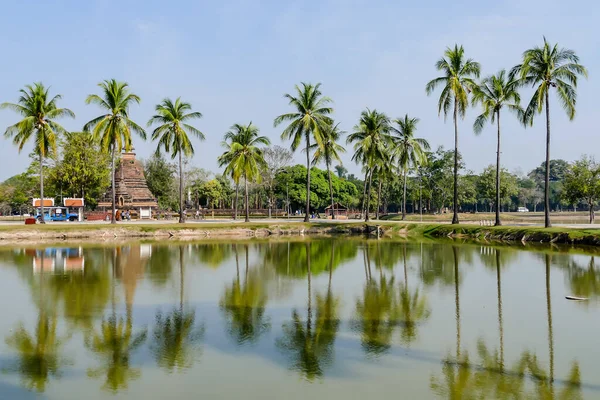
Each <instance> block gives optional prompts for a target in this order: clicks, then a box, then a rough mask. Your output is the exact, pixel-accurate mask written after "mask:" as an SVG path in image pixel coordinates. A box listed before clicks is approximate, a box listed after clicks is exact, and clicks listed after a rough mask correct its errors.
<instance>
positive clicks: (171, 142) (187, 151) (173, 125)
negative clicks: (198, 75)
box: [148, 97, 204, 224]
mask: <svg viewBox="0 0 600 400" xmlns="http://www.w3.org/2000/svg"><path fill="white" fill-rule="evenodd" d="M191 110H192V106H191V104H190V103H186V102H184V101H181V98H179V97H178V98H177V99H176V100H175V103H173V101H172V100H171V99H168V98H167V99H164V100H163V101H162V103H160V104H157V105H156V115H154V116H153V117H152V118H150V120H149V121H148V127H150V126H152V125H154V124H159V126H158V127H157V128H155V129H154V132H152V140H158V145H157V147H156V153H157V154H160V149H161V148H163V149H164V150H165V151H166V152H167V153H171V158H173V159H174V158H175V157H177V156H179V223H180V224H182V223H184V222H185V208H184V202H183V199H184V184H183V161H182V157H183V155H185V156H186V157H191V156H192V155H194V146H192V142H191V141H190V138H189V136H188V135H194V136H195V137H196V138H198V139H200V140H204V134H203V133H202V132H200V131H199V130H198V129H196V128H194V127H193V126H191V125H190V124H189V123H188V122H189V121H190V120H192V119H198V118H202V114H201V113H199V112H197V111H191Z"/></svg>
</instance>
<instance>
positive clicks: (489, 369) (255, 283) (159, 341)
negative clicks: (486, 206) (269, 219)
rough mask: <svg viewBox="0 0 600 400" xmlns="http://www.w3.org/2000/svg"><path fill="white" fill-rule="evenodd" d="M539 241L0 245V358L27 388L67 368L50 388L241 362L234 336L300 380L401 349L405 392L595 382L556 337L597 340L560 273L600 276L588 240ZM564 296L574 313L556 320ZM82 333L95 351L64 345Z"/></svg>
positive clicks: (582, 280) (398, 361) (364, 364)
mask: <svg viewBox="0 0 600 400" xmlns="http://www.w3.org/2000/svg"><path fill="white" fill-rule="evenodd" d="M540 250H541V251H539V252H528V251H517V250H515V249H513V248H508V247H501V246H471V245H460V244H458V243H456V242H449V243H435V242H429V243H410V242H402V241H385V240H379V241H376V240H369V241H365V240H359V239H344V240H337V239H329V238H327V239H322V240H308V239H293V240H290V241H273V242H260V241H254V242H238V243H234V244H231V243H216V242H210V243H191V244H190V243H186V244H178V243H165V244H160V245H151V244H139V243H137V244H122V245H119V246H115V247H112V246H104V247H94V246H90V247H85V246H80V247H72V248H68V247H54V248H46V249H16V250H13V249H10V250H2V249H0V274H2V275H3V276H2V277H0V278H2V279H1V280H0V283H1V281H2V280H5V279H7V280H10V279H13V280H12V281H10V282H11V283H10V285H11V286H14V287H17V288H19V290H20V292H19V293H17V294H20V293H21V292H23V290H22V289H21V288H25V298H26V300H20V301H21V302H24V303H27V302H29V303H28V304H27V306H28V307H29V309H27V310H29V311H24V312H23V314H22V315H19V317H18V318H15V317H11V318H6V317H4V318H0V329H2V334H3V336H4V342H5V345H6V352H5V353H6V354H7V356H6V357H4V358H1V359H0V363H1V364H2V365H1V366H0V367H1V369H2V371H3V373H4V374H12V375H16V376H19V377H20V379H21V381H22V386H23V387H24V388H26V389H28V390H35V391H37V392H44V391H46V390H47V389H48V387H49V386H50V385H52V384H53V383H54V381H55V380H56V379H57V378H59V377H61V376H64V375H67V374H69V377H70V378H71V377H73V378H72V380H71V379H63V380H61V382H60V385H61V386H58V385H57V386H56V388H57V389H56V390H57V391H59V392H60V391H61V388H62V385H66V386H68V385H69V384H70V383H69V382H68V381H77V382H79V380H80V379H86V382H90V387H91V389H90V390H92V391H93V390H98V388H99V386H100V387H102V388H103V389H105V390H106V391H108V392H109V393H119V392H122V391H124V390H126V389H134V388H137V389H139V388H140V387H144V386H145V385H146V384H147V383H148V379H155V378H156V377H157V376H158V377H160V376H162V375H157V374H163V375H164V376H167V374H170V373H175V372H177V373H181V374H186V373H189V372H190V371H194V374H198V375H199V376H203V375H202V374H203V373H204V374H206V373H209V374H210V369H211V368H213V369H214V368H215V365H217V366H218V367H217V368H220V369H221V368H229V367H231V369H232V371H233V370H235V365H230V364H226V363H228V362H231V361H230V360H229V361H224V360H226V359H227V357H226V356H227V355H228V354H229V353H234V354H235V355H236V357H239V359H240V362H241V363H243V362H244V361H251V362H252V363H253V364H252V365H254V364H256V365H257V366H259V365H260V367H257V368H263V369H264V373H265V375H269V376H279V377H280V378H279V379H282V382H285V379H287V378H285V377H284V376H282V375H277V373H278V369H280V368H281V366H282V365H285V366H286V367H288V369H290V370H292V371H293V373H291V374H290V375H294V376H300V377H301V378H302V379H303V380H304V381H306V382H307V383H310V382H314V381H320V382H322V383H329V382H332V381H333V382H335V380H333V379H330V378H331V377H333V376H335V378H337V379H350V378H353V377H354V376H357V377H359V378H362V377H369V379H372V380H373V382H374V384H377V385H382V386H385V385H386V384H390V382H388V381H386V379H389V378H386V374H381V376H379V375H378V374H377V373H376V371H375V372H374V370H372V369H371V368H373V367H374V366H376V367H377V368H394V369H395V368H398V366H402V364H403V363H409V365H410V368H411V370H412V369H414V371H411V372H413V374H412V375H411V378H410V381H408V380H407V381H406V383H405V384H406V385H407V387H409V388H411V390H414V393H417V394H418V395H415V396H414V398H428V397H431V396H437V397H439V398H454V399H470V398H473V399H522V398H542V399H578V398H583V397H584V395H586V394H587V393H589V392H592V393H593V394H599V393H600V386H598V385H599V384H600V381H598V379H597V378H596V376H600V375H599V374H595V373H594V372H598V370H594V365H595V364H594V363H595V360H593V358H592V357H593V351H588V352H586V351H585V350H584V351H582V347H583V346H584V345H581V346H578V343H569V342H567V341H566V340H565V339H564V338H565V337H568V335H569V334H570V333H569V332H572V331H578V332H582V333H581V335H579V336H578V340H580V341H582V342H584V344H585V348H586V349H589V348H593V346H594V339H593V335H592V334H590V333H587V332H593V331H594V329H598V326H597V324H596V323H595V321H596V319H597V318H596V317H597V316H596V315H595V313H597V312H598V310H597V308H596V307H597V303H596V302H585V303H572V302H567V301H566V300H564V296H563V291H564V292H565V293H568V294H574V295H577V296H581V297H589V298H592V299H593V298H596V297H597V296H598V295H599V294H600V289H598V288H600V281H599V278H598V276H600V274H598V273H597V271H596V265H595V257H594V256H593V255H590V254H579V253H578V254H575V255H573V254H569V253H567V252H566V250H564V251H565V252H557V250H558V251H563V249H562V248H558V249H555V248H543V249H540ZM568 250H572V249H568ZM8 272H16V273H15V274H12V275H11V274H10V273H8ZM13 275H14V277H13ZM471 277H474V278H471ZM561 277H562V278H564V280H565V281H564V283H561V282H562V281H561ZM521 282H526V283H525V284H521ZM561 284H562V285H563V286H564V290H561ZM478 285H482V287H485V290H484V291H481V290H479V291H478V289H479V286H478ZM520 285H521V286H520ZM525 287H526V289H524V288H525ZM5 290H6V288H5ZM525 291H529V293H528V294H527V295H525V294H524V292H525ZM474 296H475V297H474ZM527 296H530V297H531V298H528V297H527ZM473 299H475V301H473ZM532 299H534V300H539V301H537V302H536V301H534V300H532ZM529 300H531V301H529ZM485 301H489V302H491V303H492V304H493V306H492V307H491V309H490V307H488V308H487V310H485V309H483V308H484V306H483V303H485ZM479 302H481V303H482V304H479ZM542 302H543V304H542ZM582 304H585V307H582V306H581V305H582ZM515 305H517V306H515ZM444 307H446V308H444ZM505 308H506V310H505ZM505 311H506V313H505ZM3 312H4V313H6V315H10V314H9V313H8V312H7V310H4V311H3ZM567 312H568V313H571V314H572V315H569V324H568V325H567V324H566V323H561V324H559V323H557V321H564V320H565V317H564V315H565V313H567ZM488 316H489V317H491V318H488V320H491V324H487V325H486V321H485V320H486V317H488ZM573 316H577V318H578V319H576V320H573ZM479 318H480V319H481V320H482V322H481V325H478V322H479V321H478V319H479ZM15 322H16V323H15ZM571 324H572V325H571ZM582 325H585V327H584V328H585V331H584V328H582ZM146 326H148V327H149V328H146ZM474 327H476V329H478V330H477V331H476V334H475V336H473V328H474ZM539 329H543V331H542V332H536V330H539ZM529 330H531V332H536V333H535V336H534V337H532V338H530V339H529V338H528V339H527V340H528V341H524V339H523V337H524V333H523V332H525V334H526V333H527V332H529ZM496 332H498V336H497V338H496V336H495V333H496ZM223 333H225V335H223ZM149 334H150V337H149ZM532 335H533V333H532ZM490 336H491V338H490ZM223 337H224V339H223ZM561 338H562V340H561ZM222 339H223V340H222ZM240 348H244V351H238V350H239V349H240ZM82 350H85V351H87V352H88V353H87V354H89V355H91V356H93V360H92V361H91V362H90V363H89V364H86V362H85V361H83V359H84V358H82V357H72V355H73V354H77V352H81V351H82ZM215 350H218V351H215ZM3 353H4V352H3ZM66 355H68V357H66ZM252 357H257V358H256V359H252ZM257 360H261V361H267V362H266V363H265V364H260V363H258V362H256V361H257ZM341 366H343V367H344V368H340V367H341ZM156 367H158V368H160V369H158V368H156ZM146 368H155V371H152V372H153V373H149V371H147V370H146ZM80 371H85V372H86V374H85V377H80V376H79V375H78V374H77V372H80ZM157 371H158V372H157ZM432 371H434V373H433V374H432ZM259 372H260V373H262V370H257V371H256V373H259ZM350 374H353V375H350ZM150 377H152V378H150ZM88 378H91V379H88ZM238 378H239V377H238ZM584 378H585V379H584ZM398 379H402V377H400V378H398ZM586 379H587V380H586ZM136 380H138V382H136ZM413 380H414V381H413ZM98 381H99V382H100V384H99V382H98ZM134 382H135V384H134ZM392 383H393V382H392ZM210 384H212V383H209V385H210ZM53 388H54V386H53ZM2 390H3V389H2V385H0V398H2V397H3V395H4V394H5V393H4V392H3V391H2ZM64 390H66V389H64ZM332 390H335V389H332ZM586 391H587V392H586ZM107 395H108V393H107ZM339 397H343V396H341V395H340V396H339ZM334 398H336V397H335V396H334Z"/></svg>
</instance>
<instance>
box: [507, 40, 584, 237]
mask: <svg viewBox="0 0 600 400" xmlns="http://www.w3.org/2000/svg"><path fill="white" fill-rule="evenodd" d="M511 75H514V76H517V77H519V78H520V79H521V83H522V84H523V85H530V86H531V87H533V88H534V89H535V92H534V93H533V96H532V97H531V100H530V101H529V104H528V105H527V108H526V109H525V114H524V116H523V120H524V122H525V123H529V124H533V119H534V116H535V114H539V113H541V112H542V110H543V109H544V106H545V108H546V179H545V185H544V224H545V226H546V228H548V227H550V226H551V224H550V90H551V89H552V88H554V89H556V93H557V94H558V98H559V99H560V103H561V105H562V107H563V109H564V110H565V112H566V113H567V115H568V116H569V119H570V120H573V118H575V105H576V104H577V91H576V88H577V79H578V76H584V77H587V69H586V68H585V67H584V66H583V65H581V64H579V57H578V56H577V55H576V54H575V52H574V51H573V50H569V49H563V48H559V47H558V44H555V45H554V46H552V45H550V43H548V41H547V40H546V38H544V45H543V46H542V47H534V48H533V49H529V50H526V51H525V52H524V53H523V62H522V63H521V64H519V65H517V66H516V67H514V68H513V69H512V70H511Z"/></svg>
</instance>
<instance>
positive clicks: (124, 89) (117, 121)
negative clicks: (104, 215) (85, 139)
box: [83, 79, 146, 224]
mask: <svg viewBox="0 0 600 400" xmlns="http://www.w3.org/2000/svg"><path fill="white" fill-rule="evenodd" d="M98 86H99V87H100V88H101V89H102V95H101V96H99V95H97V94H90V95H89V96H88V97H87V98H86V99H85V103H86V104H92V103H93V104H96V105H98V106H100V108H102V109H103V110H105V111H106V113H105V114H103V115H100V116H99V117H96V118H94V119H92V120H91V121H89V122H88V123H87V124H85V125H84V126H83V130H84V131H85V132H90V131H91V132H92V137H93V138H94V140H97V141H98V142H99V143H100V147H101V148H102V150H103V151H106V152H110V153H111V159H112V163H111V171H112V172H111V185H112V186H111V197H112V198H111V201H112V216H111V223H112V224H115V223H116V219H115V217H116V214H117V210H116V205H115V196H116V194H115V157H116V154H115V153H116V151H121V149H125V151H130V150H131V148H132V146H131V131H134V132H135V133H137V134H138V135H139V136H140V137H141V138H142V139H144V140H146V131H144V129H143V128H142V127H141V126H139V125H138V124H136V123H135V122H133V121H132V120H131V119H130V118H129V107H130V106H131V105H132V104H133V103H136V104H139V103H140V101H141V99H140V98H139V96H138V95H136V94H133V93H130V92H129V89H128V88H129V85H128V84H127V83H125V82H118V81H117V80H115V79H107V80H105V81H103V82H100V83H99V84H98Z"/></svg>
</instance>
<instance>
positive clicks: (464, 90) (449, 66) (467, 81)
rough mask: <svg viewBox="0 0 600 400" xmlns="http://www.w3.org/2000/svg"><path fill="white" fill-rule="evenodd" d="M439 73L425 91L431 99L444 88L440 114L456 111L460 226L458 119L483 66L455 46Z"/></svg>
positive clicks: (455, 220)
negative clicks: (466, 56)
mask: <svg viewBox="0 0 600 400" xmlns="http://www.w3.org/2000/svg"><path fill="white" fill-rule="evenodd" d="M435 67H436V69H437V70H438V71H442V72H443V76H439V77H437V78H435V79H433V80H431V81H429V83H427V86H425V91H426V92H427V95H430V94H431V93H433V91H434V90H435V89H436V88H437V87H438V86H441V85H443V86H444V88H443V89H442V93H441V94H440V99H439V101H438V114H441V113H442V112H443V113H444V118H446V116H447V115H448V112H449V111H450V107H453V120H454V197H453V203H454V207H453V208H454V213H453V215H452V223H453V224H458V117H459V115H460V117H461V118H464V117H465V113H466V111H467V107H468V106H469V99H468V97H469V92H470V90H471V88H472V87H473V86H475V82H473V79H472V78H473V77H475V78H479V73H480V70H481V66H480V65H479V63H478V62H475V61H473V60H472V59H470V58H469V59H466V60H465V50H464V48H463V47H462V46H460V47H459V46H458V45H457V44H455V45H454V48H450V47H448V48H447V49H446V51H445V52H444V57H442V58H441V59H440V60H438V62H437V63H436V64H435Z"/></svg>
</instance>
